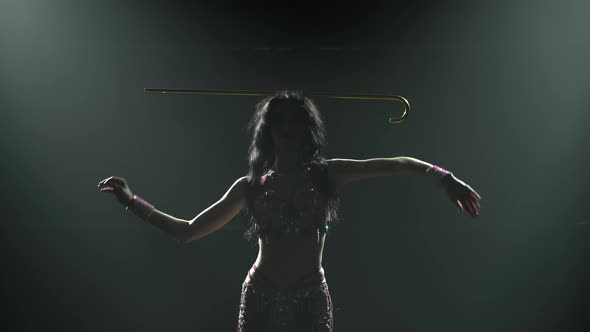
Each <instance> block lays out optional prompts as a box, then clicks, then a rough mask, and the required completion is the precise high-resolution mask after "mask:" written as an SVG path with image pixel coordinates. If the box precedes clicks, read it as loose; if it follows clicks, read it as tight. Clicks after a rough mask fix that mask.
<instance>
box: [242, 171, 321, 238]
mask: <svg viewBox="0 0 590 332" xmlns="http://www.w3.org/2000/svg"><path fill="white" fill-rule="evenodd" d="M307 171H308V172H307V174H306V175H305V179H304V180H303V183H298V184H297V185H296V188H279V186H278V184H279V182H278V181H279V180H280V177H281V176H280V175H279V174H278V173H276V172H275V171H274V170H269V171H268V172H267V173H266V174H265V175H263V176H262V177H261V178H260V181H259V182H258V183H257V186H256V188H255V190H254V196H253V202H252V208H253V211H252V212H253V216H254V218H255V222H256V223H257V225H258V236H259V237H260V238H261V239H262V240H263V241H264V242H265V243H266V244H270V242H271V240H272V239H278V238H281V237H283V236H285V235H299V236H311V237H314V239H315V240H316V241H317V242H318V243H319V241H320V236H321V235H322V234H324V233H326V232H327V231H328V223H327V219H326V217H327V209H326V202H327V195H326V193H324V192H321V191H320V190H319V187H318V186H316V185H315V184H314V183H313V181H312V177H311V172H310V168H309V167H308V168H307ZM286 189H287V190H286ZM289 189H291V190H289ZM289 195H291V197H286V196H289Z"/></svg>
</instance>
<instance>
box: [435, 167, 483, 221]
mask: <svg viewBox="0 0 590 332" xmlns="http://www.w3.org/2000/svg"><path fill="white" fill-rule="evenodd" d="M441 183H442V186H443V188H445V190H446V192H447V194H448V195H449V198H450V199H451V202H453V204H454V205H455V206H456V207H457V209H458V210H459V212H463V211H465V210H467V212H468V213H469V214H470V215H471V216H472V217H473V218H475V217H477V216H478V215H479V209H480V206H479V201H480V200H481V196H479V194H478V193H477V192H475V190H473V189H472V188H471V187H470V186H469V185H468V184H466V183H465V182H463V181H461V180H459V179H457V178H456V177H455V176H454V175H453V174H452V173H451V174H448V175H446V176H445V177H443V178H442V179H441Z"/></svg>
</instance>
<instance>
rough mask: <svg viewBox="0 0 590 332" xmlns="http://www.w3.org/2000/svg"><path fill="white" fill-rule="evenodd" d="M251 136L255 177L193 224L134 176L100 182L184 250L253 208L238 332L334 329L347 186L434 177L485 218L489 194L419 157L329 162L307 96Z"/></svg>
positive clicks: (284, 95) (263, 116)
mask: <svg viewBox="0 0 590 332" xmlns="http://www.w3.org/2000/svg"><path fill="white" fill-rule="evenodd" d="M249 130H250V132H251V135H252V140H251V144H250V149H249V172H248V174H247V175H246V176H243V177H240V178H239V179H237V180H236V181H235V182H234V183H233V184H232V185H231V187H230V188H229V189H228V190H227V192H226V193H225V194H224V195H223V197H221V199H219V200H218V201H217V202H216V203H214V204H213V205H211V206H210V207H208V208H207V209H205V210H204V211H202V212H201V213H199V214H198V215H197V216H196V217H194V218H193V219H192V220H190V221H188V220H182V219H179V218H176V217H173V216H170V215H168V214H166V213H164V212H162V211H159V210H157V209H155V208H154V206H153V205H151V204H150V203H148V202H146V201H145V200H143V199H141V198H140V197H139V196H137V195H133V194H132V193H131V191H130V189H129V187H128V186H127V183H126V181H125V179H124V178H121V177H114V176H112V177H109V178H107V179H104V180H102V181H100V182H99V184H98V187H99V189H100V191H101V192H111V193H113V194H115V196H116V197H117V199H118V200H119V202H121V203H122V204H123V205H124V206H126V207H127V209H130V210H131V211H132V212H133V213H135V214H136V215H137V216H139V217H140V218H141V219H143V220H145V221H147V222H148V223H150V224H153V225H155V226H157V227H159V228H160V229H162V230H163V231H165V232H167V233H168V234H170V235H172V236H173V237H174V238H175V239H177V240H178V241H180V242H182V243H188V242H190V241H192V240H196V239H199V238H202V237H203V236H206V235H208V234H211V233H212V232H214V231H216V230H218V229H219V228H221V227H222V226H223V225H225V224H226V223H227V222H229V221H230V220H231V219H232V218H233V217H234V216H236V214H237V213H238V212H240V211H241V210H242V209H245V211H246V214H247V217H248V218H247V219H246V227H247V230H246V232H245V236H246V238H247V239H249V240H258V246H259V252H258V257H257V258H256V261H255V262H254V264H253V265H252V268H251V269H250V270H249V271H248V273H247V275H246V278H245V280H244V283H243V284H242V294H241V297H240V307H239V308H240V309H239V315H238V323H237V329H238V331H242V332H244V331H257V332H259V331H333V325H334V317H333V311H332V300H331V297H330V293H329V290H328V285H327V282H326V278H325V275H324V269H323V268H322V252H323V247H324V241H325V238H326V234H327V232H328V230H329V229H330V226H332V225H334V224H335V223H336V222H337V210H338V206H339V196H338V192H339V190H340V189H341V188H342V186H343V185H345V184H348V183H351V182H353V181H359V180H361V179H367V178H371V177H376V176H385V175H409V174H413V175H424V176H429V177H431V178H432V179H433V181H434V182H435V183H437V184H438V185H439V186H441V187H442V188H444V189H445V191H446V192H447V194H448V195H449V198H450V199H451V201H452V202H453V203H454V204H455V206H456V207H457V208H458V210H459V211H460V212H463V211H465V210H466V211H467V212H468V213H469V214H470V215H471V216H472V217H476V216H478V214H479V209H480V205H479V200H480V199H481V197H480V196H479V194H477V193H476V192H475V191H474V190H473V189H472V188H471V187H470V186H468V185H467V184H465V183H464V182H462V181H460V180H459V179H457V178H456V177H455V176H454V175H453V174H452V173H451V172H448V171H446V170H444V169H442V168H440V167H438V166H436V165H431V164H429V163H426V162H423V161H420V160H418V159H415V158H411V157H395V158H373V159H366V160H354V159H327V160H326V159H325V158H324V157H323V156H322V150H323V148H324V146H325V144H326V139H325V128H324V124H323V121H322V119H321V116H320V113H319V111H318V109H317V107H316V106H315V105H314V103H313V102H312V100H311V99H309V98H307V97H304V96H303V95H302V94H301V93H300V92H297V91H288V90H285V91H280V92H277V93H276V94H274V95H273V96H269V97H267V98H265V99H263V100H262V101H260V102H259V103H258V104H257V106H256V111H255V113H254V115H253V117H252V119H251V121H250V123H249Z"/></svg>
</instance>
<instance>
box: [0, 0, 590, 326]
mask: <svg viewBox="0 0 590 332" xmlns="http://www.w3.org/2000/svg"><path fill="white" fill-rule="evenodd" d="M284 6H286V7H284V8H281V7H280V6H279V5H278V4H276V3H275V4H273V3H272V2H263V3H260V4H252V3H250V4H241V5H233V4H230V3H222V2H218V3H217V4H216V5H211V4H202V3H198V2H163V1H162V2H145V1H133V2H130V1H125V2H114V1H113V2H104V1H73V0H71V1H65V0H64V1H51V2H49V1H32V0H29V1H17V0H9V1H2V3H1V4H0V50H1V52H0V94H1V98H0V110H1V115H2V117H1V120H0V132H1V139H0V144H1V145H0V148H1V155H2V159H1V160H2V162H1V163H0V166H1V169H0V171H1V176H2V205H3V207H2V213H3V217H2V222H1V223H0V225H1V226H0V227H2V233H1V234H2V246H3V250H2V253H3V264H2V265H3V266H2V273H1V278H2V298H3V300H4V302H5V303H7V304H8V311H5V312H4V315H5V317H6V318H7V319H5V320H4V322H5V323H4V324H17V326H18V330H23V331H40V330H61V331H66V330H67V331H127V330H133V331H138V330H146V331H147V330H149V331H231V330H234V329H235V324H236V319H237V314H238V301H239V295H240V287H241V283H242V281H243V279H244V276H245V274H246V271H247V269H248V268H249V267H250V266H251V264H252V262H253V261H254V259H255V258H256V253H257V248H256V247H252V246H249V245H248V243H247V242H246V240H245V239H244V238H243V237H242V233H243V231H244V228H243V227H242V225H241V222H242V219H241V217H236V218H235V219H234V220H232V221H231V222H230V223H229V224H227V225H226V226H225V227H224V228H222V229H221V230H219V231H218V232H216V233H213V234H211V235H210V236H208V237H205V238H203V239H201V240H199V241H195V242H192V243H190V244H188V245H179V244H177V243H176V242H175V241H174V240H172V238H170V237H168V236H167V235H166V234H164V233H162V232H161V231H159V230H158V229H156V228H155V227H152V226H149V225H146V224H144V223H142V222H141V221H140V220H139V219H137V218H136V217H135V216H133V215H131V214H130V213H129V212H127V211H125V210H124V209H123V208H122V207H121V206H120V205H118V203H117V202H116V200H115V199H114V197H112V196H111V195H110V194H105V193H100V192H99V191H98V190H97V188H96V184H97V182H98V181H99V180H101V179H104V178H106V177H108V176H111V175H117V176H123V177H125V178H126V179H127V180H128V182H129V185H130V187H131V189H132V190H133V192H134V193H137V194H139V195H141V196H142V197H144V198H145V199H147V200H148V201H150V202H152V203H153V204H155V205H156V207H157V208H158V209H161V210H162V211H164V212H166V213H169V214H172V215H174V216H177V217H179V218H184V219H190V218H192V217H194V216H195V215H197V214H198V213H200V212H201V211H202V210H203V209H205V208H207V207H208V206H209V205H210V204H212V203H214V202H215V201H216V200H217V199H219V198H220V197H221V195H222V194H223V193H224V192H225V191H226V190H227V189H228V188H229V186H230V185H231V184H232V183H233V182H234V181H235V180H236V179H237V178H238V177H240V176H242V175H245V173H246V170H247V160H246V157H247V148H248V136H247V133H246V124H247V121H248V119H249V117H250V116H251V114H252V111H253V110H254V108H253V107H254V104H255V103H256V101H257V100H258V98H256V97H219V96H190V95H189V96H187V95H146V94H144V93H143V88H146V87H152V88H153V87H163V88H210V89H269V90H276V89H282V88H300V89H304V90H305V89H307V90H324V91H335V92H342V93H390V94H399V95H403V96H405V97H406V98H408V99H409V101H410V103H411V104H412V108H413V111H412V113H411V114H410V115H409V117H408V119H407V121H406V122H404V123H403V124H401V125H390V124H388V123H387V118H388V117H390V116H396V115H397V114H399V113H396V111H395V110H396V109H397V110H399V105H398V104H387V103H379V102H377V103H372V102H358V101H355V102H352V101H351V102H343V101H333V100H328V99H322V98H317V99H316V102H317V104H318V106H319V108H320V110H321V112H322V114H323V116H324V119H325V121H326V125H327V131H328V142H329V144H328V148H327V150H326V157H327V158H336V157H339V158H355V159H364V158H375V157H395V156H411V157H415V158H418V159H421V160H424V161H427V162H430V163H435V164H439V165H441V166H443V167H445V168H448V169H450V170H451V171H453V172H454V173H455V175H456V176H457V177H459V178H460V179H462V180H464V181H465V182H467V183H468V184H470V185H471V186H472V187H473V188H474V189H475V190H476V191H478V192H479V193H480V194H481V196H482V197H483V199H482V201H481V214H480V217H479V218H478V219H477V220H475V221H474V220H473V219H470V218H469V217H468V216H467V215H466V214H458V212H457V211H456V210H455V208H454V207H453V205H452V204H451V203H450V201H448V199H447V197H446V196H445V195H444V193H443V192H442V191H441V190H440V189H438V188H436V187H434V186H433V185H432V184H431V183H430V182H428V181H426V179H424V178H418V177H390V178H376V179H371V180H367V181H365V182H359V183H355V184H351V185H350V186H348V187H345V188H344V189H343V191H342V209H341V216H342V223H341V224H340V225H339V226H338V227H336V228H334V230H333V232H332V233H330V234H329V235H328V238H327V242H326V247H325V252H324V263H323V266H324V268H325V269H326V276H327V279H328V283H329V286H330V290H331V293H332V299H333V301H334V305H335V320H336V321H335V327H336V330H337V331H341V332H344V331H360V330H364V331H377V330H383V331H394V330H395V331H540V330H551V331H566V330H572V331H573V330H577V331H582V330H584V327H586V328H588V326H589V325H588V321H587V318H588V305H589V304H590V303H589V302H590V301H589V300H588V295H589V291H588V282H587V279H588V277H589V275H590V274H589V268H588V259H589V258H590V252H589V249H588V239H589V227H590V225H589V223H590V219H589V218H590V217H589V216H588V212H589V209H588V206H587V205H586V204H587V203H586V199H587V197H588V195H589V194H590V192H589V189H588V184H589V183H590V180H589V179H590V176H589V175H588V171H587V169H588V166H587V165H588V162H590V157H589V153H588V150H589V149H588V146H589V144H588V140H589V138H590V134H588V132H589V131H588V130H587V126H588V121H589V120H590V116H589V113H588V106H589V105H590V100H589V98H588V92H589V91H590V90H589V88H590V66H589V62H588V59H589V58H590V47H589V46H590V39H589V38H588V31H589V30H590V23H588V22H590V21H588V13H589V12H590V5H589V4H587V3H586V2H584V1H562V2H559V5H557V3H554V2H550V1H494V2H488V1H432V2H424V1H422V2H414V1H395V2H391V1H387V2H386V1H383V2H360V3H357V4H356V5H355V6H353V7H348V6H347V7H344V5H343V4H336V3H330V4H324V5H322V4H319V3H317V2H316V3H311V2H309V3H307V2H299V3H297V4H295V3H289V4H284Z"/></svg>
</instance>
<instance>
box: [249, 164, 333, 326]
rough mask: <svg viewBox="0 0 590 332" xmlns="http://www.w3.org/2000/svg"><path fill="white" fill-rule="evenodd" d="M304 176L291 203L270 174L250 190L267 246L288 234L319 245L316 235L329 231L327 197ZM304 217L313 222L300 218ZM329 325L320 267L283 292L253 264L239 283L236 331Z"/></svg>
mask: <svg viewBox="0 0 590 332" xmlns="http://www.w3.org/2000/svg"><path fill="white" fill-rule="evenodd" d="M307 171H308V175H312V176H307V177H306V180H304V183H302V186H301V187H302V188H303V189H302V190H299V191H298V192H295V193H294V194H293V197H292V198H287V197H281V194H280V192H279V191H277V187H276V184H277V182H276V180H277V179H278V178H279V175H278V174H277V173H276V172H274V171H273V170H270V171H268V172H267V173H266V174H265V175H263V176H262V177H261V179H260V181H259V182H257V184H259V185H257V186H255V187H254V188H252V192H251V193H250V194H251V196H250V197H251V198H252V200H251V205H250V206H249V207H250V209H252V212H253V215H254V217H255V219H256V225H257V234H258V237H259V238H260V239H261V240H262V241H263V242H264V243H265V244H266V245H272V243H273V241H275V240H279V239H281V238H282V237H284V236H287V235H289V236H305V237H308V236H309V237H313V238H314V240H315V241H317V242H318V243H319V241H320V239H321V235H322V234H324V233H326V232H327V231H328V220H330V217H331V215H330V214H329V213H328V210H327V209H326V203H327V195H326V192H325V191H324V190H320V189H325V188H326V187H325V186H323V187H322V186H316V183H320V184H321V182H318V181H317V180H318V179H319V180H320V181H321V179H322V178H321V177H320V178H318V177H317V176H318V173H315V172H313V171H312V169H311V168H310V167H307ZM314 175H315V176H316V177H314ZM319 176H321V174H319ZM314 179H315V180H316V181H310V180H314ZM325 179H326V178H325V177H323V180H325ZM324 183H325V182H324ZM288 201H290V202H291V204H289V203H288ZM306 214H311V216H312V217H311V218H302V217H303V216H306ZM273 216H274V220H273V218H272V217H273ZM276 216H280V217H279V218H278V219H277V218H276ZM305 219H307V220H305ZM305 223H307V224H305ZM333 325H334V320H333V308H332V299H331V297H330V292H329V290H328V284H327V282H326V278H325V274H324V270H323V268H320V269H319V270H317V271H314V272H311V273H309V274H307V275H304V276H303V277H301V278H300V279H299V280H297V281H296V282H294V283H293V284H291V285H290V286H288V287H278V286H277V285H275V284H274V283H273V282H272V280H270V279H269V278H268V277H267V276H266V275H265V274H264V272H263V271H261V270H260V269H259V268H258V267H257V266H256V264H254V265H252V268H251V269H250V270H249V271H248V274H247V276H246V280H245V281H244V283H243V284H242V293H241V297H240V307H239V316H238V324H237V330H238V332H253V331H256V332H267V331H273V332H274V331H277V332H278V331H280V332H287V331H301V332H303V331H305V332H307V331H310V332H311V331H313V332H320V331H322V332H331V331H333Z"/></svg>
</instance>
